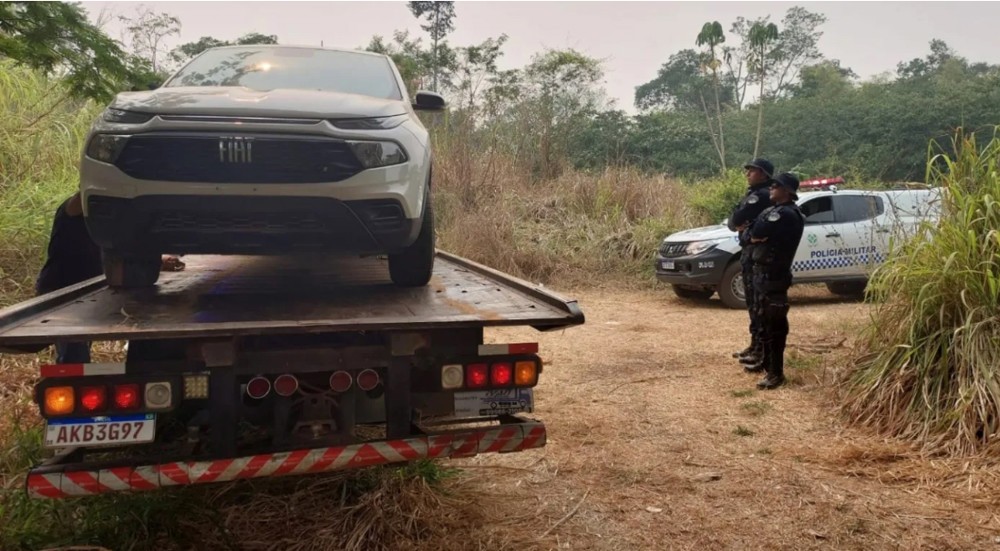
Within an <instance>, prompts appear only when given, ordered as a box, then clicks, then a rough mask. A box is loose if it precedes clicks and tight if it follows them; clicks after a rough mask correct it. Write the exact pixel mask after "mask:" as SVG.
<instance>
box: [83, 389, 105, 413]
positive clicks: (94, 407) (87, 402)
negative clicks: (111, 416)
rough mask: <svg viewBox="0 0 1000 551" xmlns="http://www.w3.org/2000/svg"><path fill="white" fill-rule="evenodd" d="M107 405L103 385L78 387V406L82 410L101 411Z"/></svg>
mask: <svg viewBox="0 0 1000 551" xmlns="http://www.w3.org/2000/svg"><path fill="white" fill-rule="evenodd" d="M107 405H108V391H107V390H106V389H105V388H104V387H103V386H85V387H83V388H82V389H80V406H81V407H82V408H83V410H84V411H87V412H91V413H93V412H96V411H101V410H102V409H104V408H105V406H107Z"/></svg>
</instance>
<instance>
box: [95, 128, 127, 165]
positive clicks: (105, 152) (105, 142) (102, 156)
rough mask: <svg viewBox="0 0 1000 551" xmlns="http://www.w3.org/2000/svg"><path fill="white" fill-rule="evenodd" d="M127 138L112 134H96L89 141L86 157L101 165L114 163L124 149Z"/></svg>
mask: <svg viewBox="0 0 1000 551" xmlns="http://www.w3.org/2000/svg"><path fill="white" fill-rule="evenodd" d="M126 142H128V136H116V135H114V134H98V135H96V136H94V137H93V138H92V139H91V140H90V144H89V145H88V146H87V156H88V157H90V158H91V159H94V160H96V161H101V162H102V163H114V162H115V160H116V159H118V155H119V154H120V153H121V152H122V149H124V148H125V143H126Z"/></svg>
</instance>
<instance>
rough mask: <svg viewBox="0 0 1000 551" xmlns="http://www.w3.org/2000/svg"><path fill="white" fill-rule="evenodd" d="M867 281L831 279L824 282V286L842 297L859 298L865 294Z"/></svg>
mask: <svg viewBox="0 0 1000 551" xmlns="http://www.w3.org/2000/svg"><path fill="white" fill-rule="evenodd" d="M867 286H868V282H867V281H831V282H829V283H827V284H826V288H827V289H829V291H830V292H831V293H833V294H835V295H838V296H842V297H854V298H859V297H863V296H865V287H867Z"/></svg>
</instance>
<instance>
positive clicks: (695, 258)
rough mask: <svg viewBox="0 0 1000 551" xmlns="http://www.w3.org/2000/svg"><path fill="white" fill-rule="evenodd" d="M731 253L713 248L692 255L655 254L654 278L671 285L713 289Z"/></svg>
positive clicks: (731, 255)
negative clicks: (669, 255) (666, 255)
mask: <svg viewBox="0 0 1000 551" xmlns="http://www.w3.org/2000/svg"><path fill="white" fill-rule="evenodd" d="M732 257H733V254H732V253H730V252H728V251H724V250H720V249H718V248H713V249H710V250H708V251H705V252H703V253H701V254H697V255H692V256H677V257H669V258H668V257H665V256H663V255H662V254H660V253H657V254H656V265H655V270H656V279H658V280H659V281H661V282H663V283H669V284H671V285H681V286H685V287H701V288H705V289H709V288H710V289H715V288H716V287H718V285H719V282H720V281H722V273H723V272H725V270H726V266H727V265H728V264H729V261H730V259H732Z"/></svg>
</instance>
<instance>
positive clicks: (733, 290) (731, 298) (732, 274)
mask: <svg viewBox="0 0 1000 551" xmlns="http://www.w3.org/2000/svg"><path fill="white" fill-rule="evenodd" d="M743 285H744V282H743V266H742V265H740V263H739V261H738V260H737V261H735V262H730V263H729V265H728V266H726V270H725V271H724V272H722V281H720V282H719V298H720V299H722V303H723V304H725V305H726V306H728V307H729V308H736V309H745V308H746V307H747V303H746V289H745V288H744V287H743Z"/></svg>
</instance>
